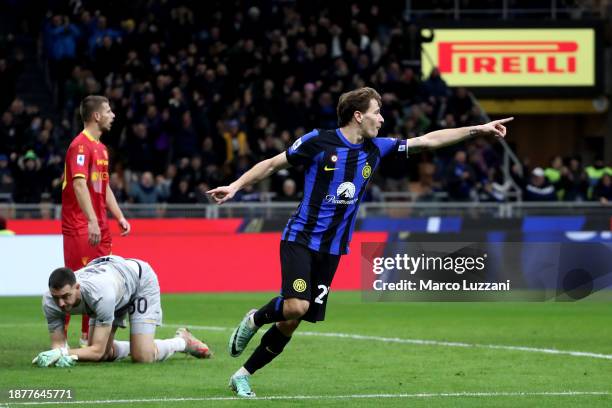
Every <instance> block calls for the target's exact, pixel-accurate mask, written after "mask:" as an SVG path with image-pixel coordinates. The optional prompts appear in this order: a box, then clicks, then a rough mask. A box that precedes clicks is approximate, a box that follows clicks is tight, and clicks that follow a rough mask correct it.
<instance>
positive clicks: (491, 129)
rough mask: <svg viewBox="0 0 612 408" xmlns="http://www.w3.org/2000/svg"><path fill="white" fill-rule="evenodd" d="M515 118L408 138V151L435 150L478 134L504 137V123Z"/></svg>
mask: <svg viewBox="0 0 612 408" xmlns="http://www.w3.org/2000/svg"><path fill="white" fill-rule="evenodd" d="M513 119H514V118H513V117H510V118H504V119H499V120H494V121H492V122H489V123H485V124H484V125H476V126H466V127H461V128H454V129H441V130H436V131H434V132H430V133H427V134H425V135H423V136H419V137H415V138H413V139H408V151H409V152H410V153H416V152H420V151H423V150H435V149H439V148H441V147H445V146H449V145H452V144H455V143H459V142H461V141H463V140H465V139H469V138H472V137H476V136H494V137H496V138H498V139H503V138H504V137H505V136H506V127H505V126H504V124H506V123H508V122H510V121H511V120H513Z"/></svg>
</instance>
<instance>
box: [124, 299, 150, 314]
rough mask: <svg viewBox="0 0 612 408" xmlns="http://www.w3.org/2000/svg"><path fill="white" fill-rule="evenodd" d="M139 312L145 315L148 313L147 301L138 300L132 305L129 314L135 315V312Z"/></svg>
mask: <svg viewBox="0 0 612 408" xmlns="http://www.w3.org/2000/svg"><path fill="white" fill-rule="evenodd" d="M136 310H138V313H140V314H143V313H144V312H146V311H147V299H145V298H136V299H134V301H133V302H132V303H130V308H129V309H128V313H129V314H134V312H135V311H136Z"/></svg>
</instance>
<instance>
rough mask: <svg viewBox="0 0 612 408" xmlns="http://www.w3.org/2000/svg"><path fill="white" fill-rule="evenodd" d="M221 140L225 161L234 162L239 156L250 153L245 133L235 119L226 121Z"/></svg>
mask: <svg viewBox="0 0 612 408" xmlns="http://www.w3.org/2000/svg"><path fill="white" fill-rule="evenodd" d="M223 140H224V142H225V163H228V164H230V163H234V161H235V160H236V159H237V158H238V157H239V156H246V155H248V154H249V153H250V148H249V143H248V140H247V135H246V133H245V132H244V131H243V130H240V125H239V123H238V120H237V119H232V120H230V121H228V122H227V124H226V130H225V131H224V132H223Z"/></svg>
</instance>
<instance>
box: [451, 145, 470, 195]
mask: <svg viewBox="0 0 612 408" xmlns="http://www.w3.org/2000/svg"><path fill="white" fill-rule="evenodd" d="M475 185H476V178H475V174H474V169H473V168H472V166H470V165H469V164H468V163H467V155H466V153H465V151H463V150H458V151H457V152H456V153H455V157H454V159H453V161H452V162H451V163H450V164H449V166H448V168H447V169H446V187H447V190H448V195H449V197H450V198H451V199H453V200H457V201H467V200H470V199H473V198H474V194H475V190H474V187H475Z"/></svg>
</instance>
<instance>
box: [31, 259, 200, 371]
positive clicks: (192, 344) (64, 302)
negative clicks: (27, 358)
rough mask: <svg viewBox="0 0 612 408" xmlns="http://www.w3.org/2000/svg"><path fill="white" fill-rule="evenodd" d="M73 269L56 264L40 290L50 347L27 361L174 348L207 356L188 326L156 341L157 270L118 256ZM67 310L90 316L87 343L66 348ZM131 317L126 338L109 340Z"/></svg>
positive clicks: (70, 361)
mask: <svg viewBox="0 0 612 408" xmlns="http://www.w3.org/2000/svg"><path fill="white" fill-rule="evenodd" d="M77 272H78V273H77V274H75V273H74V272H73V271H72V270H71V269H69V268H58V269H56V270H54V271H53V272H52V273H51V276H50V277H49V291H48V292H47V293H45V294H44V295H43V311H44V313H45V317H46V318H47V325H48V327H49V333H50V336H51V350H48V351H44V352H42V353H40V354H38V356H36V358H34V361H32V363H33V364H37V365H38V366H39V367H49V366H52V365H53V366H56V367H71V366H74V365H75V364H76V360H81V361H95V362H102V361H115V360H118V359H122V358H125V357H127V356H128V355H131V356H132V361H134V362H138V363H151V362H153V361H163V360H165V359H167V358H168V357H170V356H171V355H172V354H174V353H175V352H183V353H188V354H191V355H192V356H194V357H197V358H209V357H211V355H212V354H211V352H210V349H209V348H208V346H207V345H206V344H204V343H202V342H201V341H200V340H198V339H197V338H195V337H194V336H193V335H192V334H191V333H190V332H189V330H187V329H185V328H180V329H178V330H177V331H176V336H175V337H174V338H172V339H165V340H156V339H155V338H154V337H155V329H156V327H157V326H160V325H161V321H162V309H161V302H160V294H159V293H160V292H159V283H158V281H157V275H155V272H154V271H153V269H152V268H151V266H150V265H149V264H148V263H146V262H144V261H141V260H138V259H124V258H121V257H119V256H105V257H101V258H96V259H94V260H93V261H91V262H90V263H89V264H87V265H86V266H85V267H84V268H82V269H80V270H79V271H77ZM67 313H71V314H83V313H86V314H88V315H89V316H90V319H91V320H90V328H89V337H88V345H87V347H83V348H79V349H70V350H68V348H67V343H66V336H65V334H64V320H65V317H66V314H67ZM126 315H129V317H130V341H129V342H127V341H117V340H115V339H114V337H115V332H116V331H117V328H118V327H126V325H125V318H126Z"/></svg>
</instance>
